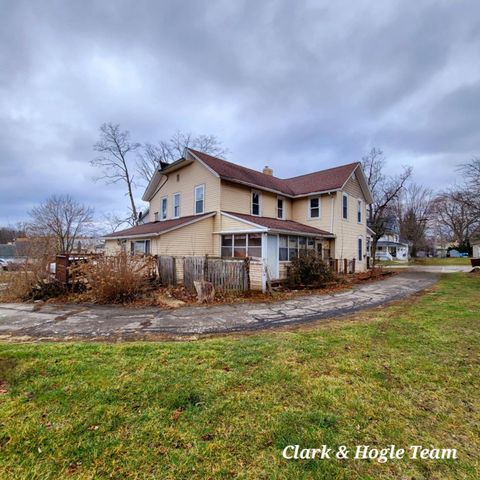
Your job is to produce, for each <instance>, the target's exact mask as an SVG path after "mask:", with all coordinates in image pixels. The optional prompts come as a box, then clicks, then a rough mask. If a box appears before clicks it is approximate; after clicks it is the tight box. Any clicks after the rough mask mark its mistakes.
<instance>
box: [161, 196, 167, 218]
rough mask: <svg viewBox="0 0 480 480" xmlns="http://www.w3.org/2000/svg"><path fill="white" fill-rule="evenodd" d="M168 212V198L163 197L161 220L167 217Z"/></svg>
mask: <svg viewBox="0 0 480 480" xmlns="http://www.w3.org/2000/svg"><path fill="white" fill-rule="evenodd" d="M167 212H168V198H167V197H162V199H161V200H160V220H166V219H167Z"/></svg>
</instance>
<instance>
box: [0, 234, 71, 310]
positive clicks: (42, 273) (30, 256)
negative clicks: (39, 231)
mask: <svg viewBox="0 0 480 480" xmlns="http://www.w3.org/2000/svg"><path fill="white" fill-rule="evenodd" d="M21 255H22V257H21V258H20V259H18V260H17V263H16V265H15V269H12V271H9V272H6V273H8V276H7V275H5V278H4V280H5V284H6V285H5V288H3V289H2V290H1V292H0V293H1V298H2V300H3V301H26V300H38V299H42V300H44V299H47V298H50V297H52V296H57V295H59V294H61V293H63V288H62V286H61V285H59V284H58V283H56V282H54V281H53V282H52V281H51V279H50V278H49V276H50V275H49V264H50V263H51V262H53V261H54V259H55V256H54V249H53V246H52V242H51V239H49V238H38V239H28V242H25V244H24V245H22V252H21Z"/></svg>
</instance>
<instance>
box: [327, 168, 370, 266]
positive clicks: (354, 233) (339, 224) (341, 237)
mask: <svg viewBox="0 0 480 480" xmlns="http://www.w3.org/2000/svg"><path fill="white" fill-rule="evenodd" d="M343 192H345V193H347V195H348V219H346V220H345V219H344V218H343V201H342V195H343ZM343 192H338V193H337V201H336V204H337V208H336V216H337V218H338V219H336V222H335V228H334V231H333V233H335V235H336V241H335V258H340V259H342V258H347V259H349V260H351V259H353V258H357V256H358V238H359V237H360V236H361V237H362V247H363V254H365V253H366V239H367V225H366V202H365V197H364V195H363V192H362V189H361V187H360V184H359V183H358V181H357V179H356V178H350V179H349V180H348V182H347V183H346V184H345V187H344V190H343ZM358 200H361V201H362V223H358V221H357V202H358ZM365 268H366V261H365V256H363V259H362V262H358V259H357V265H356V270H357V271H362V270H365Z"/></svg>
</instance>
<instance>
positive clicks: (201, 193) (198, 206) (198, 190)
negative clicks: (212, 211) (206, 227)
mask: <svg viewBox="0 0 480 480" xmlns="http://www.w3.org/2000/svg"><path fill="white" fill-rule="evenodd" d="M204 204H205V185H197V186H196V187H195V215H197V214H199V213H203V212H204V207H205V205H204Z"/></svg>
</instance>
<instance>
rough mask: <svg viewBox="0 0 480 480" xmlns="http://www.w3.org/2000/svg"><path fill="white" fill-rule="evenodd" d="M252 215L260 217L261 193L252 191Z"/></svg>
mask: <svg viewBox="0 0 480 480" xmlns="http://www.w3.org/2000/svg"><path fill="white" fill-rule="evenodd" d="M252 215H260V192H257V191H255V190H253V191H252Z"/></svg>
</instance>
